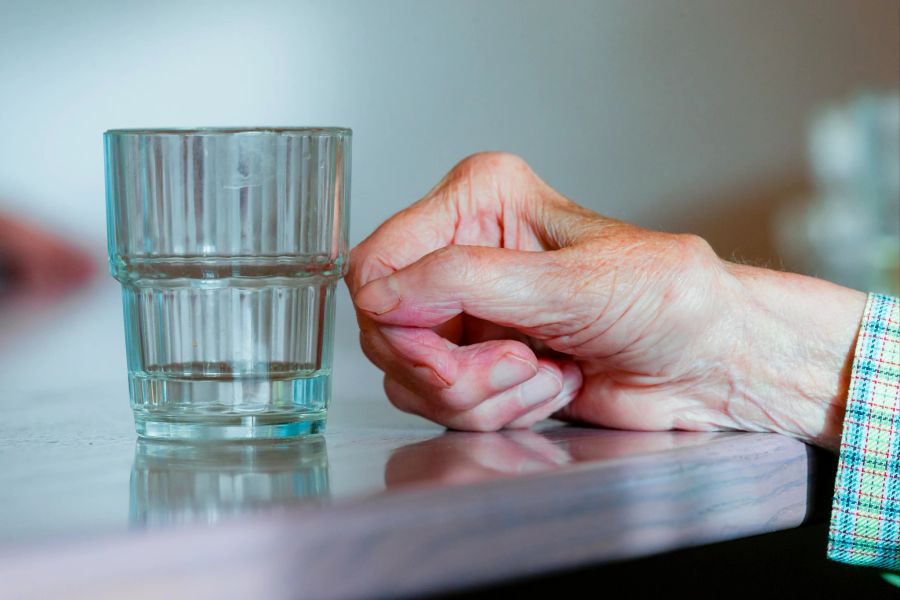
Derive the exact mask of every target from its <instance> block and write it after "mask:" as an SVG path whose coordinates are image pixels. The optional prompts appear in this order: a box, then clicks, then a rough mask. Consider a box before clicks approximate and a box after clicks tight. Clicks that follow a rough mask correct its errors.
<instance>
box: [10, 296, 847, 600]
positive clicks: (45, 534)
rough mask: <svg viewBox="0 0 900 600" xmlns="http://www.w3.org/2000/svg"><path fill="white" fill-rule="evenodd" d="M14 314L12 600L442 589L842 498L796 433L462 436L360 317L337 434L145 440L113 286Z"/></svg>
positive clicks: (347, 339) (344, 368)
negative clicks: (432, 418)
mask: <svg viewBox="0 0 900 600" xmlns="http://www.w3.org/2000/svg"><path fill="white" fill-rule="evenodd" d="M342 302H344V303H346V302H347V300H346V298H343V299H342ZM5 308H6V310H5V311H3V312H2V314H0V382H3V391H2V393H0V415H2V419H0V597H3V598H19V597H21V598H48V597H61V596H65V597H68V598H106V597H110V598H118V597H126V596H127V597H129V598H133V597H137V598H144V597H146V598H157V597H166V598H175V597H190V598H247V597H253V598H293V597H304V598H318V597H323V598H324V597H340V598H345V597H385V596H390V597H396V596H409V595H418V594H423V593H438V592H446V591H452V590H459V589H464V588H467V587H471V586H478V585H484V584H489V583H494V582H498V581H502V580H504V579H509V578H513V577H522V576H530V575H537V574H542V573H547V572H551V571H553V570H558V569H563V568H575V567H579V566H584V565H590V564H599V563H605V562H610V561H621V560H626V559H629V558H635V557H640V556H647V555H651V554H655V553H660V552H664V551H669V550H673V549H678V548H686V547H690V546H696V545H701V544H708V543H712V542H716V541H722V540H727V539H734V538H738V537H742V536H748V535H754V534H758V533H763V532H769V531H776V530H779V529H785V528H790V527H795V526H797V525H799V524H801V523H803V522H804V521H806V520H809V519H811V518H814V515H817V514H819V515H820V514H821V513H822V512H823V510H825V509H826V508H827V504H828V503H829V501H830V495H829V493H828V492H829V490H828V486H827V485H822V486H817V485H816V483H815V478H816V475H817V473H819V472H820V471H821V468H822V464H823V463H827V462H828V460H829V457H828V456H826V455H823V454H821V453H819V452H818V451H815V450H813V449H811V448H809V447H807V446H805V445H804V444H802V443H800V442H798V441H795V440H792V439H789V438H785V437H782V436H778V435H772V434H748V433H731V432H713V433H691V432H653V433H642V432H622V431H611V430H603V429H595V428H583V427H574V426H567V425H564V424H561V423H557V422H554V421H547V422H545V423H542V424H541V425H539V426H538V427H537V428H536V429H535V430H534V431H511V432H500V433H493V434H476V433H462V432H446V431H445V430H443V429H442V428H440V427H438V426H436V425H433V424H430V423H428V422H426V421H424V420H422V419H419V418H417V417H413V416H409V415H404V414H401V413H399V412H398V411H396V410H394V409H393V408H392V407H391V406H390V405H389V404H388V402H387V400H386V398H385V397H384V394H383V392H382V390H381V387H380V378H379V376H378V373H377V371H375V369H373V368H372V367H371V366H369V365H368V364H367V363H366V362H365V359H364V358H363V357H362V355H361V353H360V352H359V351H358V350H357V349H356V346H355V335H356V334H355V329H354V326H353V323H352V322H349V321H348V320H344V321H343V322H341V323H340V324H339V327H338V334H337V343H336V348H337V350H336V359H335V372H336V373H338V374H340V376H338V377H336V381H335V392H334V398H333V402H332V409H331V413H330V417H329V426H328V432H327V433H326V435H325V436H323V437H315V438H310V439H306V440H301V441H298V442H292V443H271V442H269V443H255V444H232V445H189V444H178V443H166V442H152V441H138V440H136V437H135V435H134V430H133V424H132V422H131V415H130V409H129V408H128V404H127V384H126V380H125V364H124V352H123V351H122V349H123V343H124V342H123V340H122V334H121V312H120V307H119V296H118V293H117V290H116V288H115V286H114V284H112V283H109V282H98V283H97V284H95V285H94V286H93V287H91V288H90V289H88V290H85V291H83V292H81V293H79V294H77V295H75V296H73V297H71V298H68V299H66V300H64V301H61V302H57V303H51V304H44V305H34V304H32V303H29V302H24V303H13V304H12V305H7V306H6V307H5ZM346 308H347V307H346V304H345V305H344V306H343V309H341V308H339V314H341V312H340V311H341V310H344V312H346ZM826 483H827V481H826ZM820 487H821V489H819V488H820Z"/></svg>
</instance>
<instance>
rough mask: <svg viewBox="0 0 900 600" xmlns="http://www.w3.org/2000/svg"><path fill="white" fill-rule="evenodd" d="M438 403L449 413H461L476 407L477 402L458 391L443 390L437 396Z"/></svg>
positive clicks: (475, 399)
mask: <svg viewBox="0 0 900 600" xmlns="http://www.w3.org/2000/svg"><path fill="white" fill-rule="evenodd" d="M438 398H439V400H440V402H441V403H442V404H443V405H444V406H445V407H446V408H447V409H449V410H451V411H463V410H469V409H472V408H475V407H476V406H478V403H479V400H478V399H477V398H474V397H473V396H472V395H471V394H467V393H464V392H461V391H459V390H454V389H452V388H451V389H449V390H444V391H443V392H441V393H440V394H439V395H438Z"/></svg>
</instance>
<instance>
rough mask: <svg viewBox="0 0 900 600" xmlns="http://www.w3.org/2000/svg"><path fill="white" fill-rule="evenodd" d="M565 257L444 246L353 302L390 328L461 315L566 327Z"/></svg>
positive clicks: (568, 295)
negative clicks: (563, 325)
mask: <svg viewBox="0 0 900 600" xmlns="http://www.w3.org/2000/svg"><path fill="white" fill-rule="evenodd" d="M565 252H566V251H564V250H558V251H547V252H526V251H521V250H508V249H503V248H489V247H483V246H460V245H451V246H446V247H444V248H441V249H439V250H436V251H434V252H431V253H430V254H427V255H425V256H424V257H422V258H421V259H419V260H418V261H416V262H414V263H412V264H411V265H409V266H407V267H405V268H402V269H400V270H398V271H396V272H394V273H392V274H390V275H388V276H386V277H381V278H379V279H376V280H374V281H371V282H369V283H367V284H366V285H364V286H363V287H362V288H360V289H359V291H358V292H357V293H356V295H355V297H354V303H355V304H356V307H357V308H359V309H360V310H362V311H365V312H366V313H367V315H368V316H369V317H370V318H371V319H373V320H375V321H377V322H380V323H386V324H391V325H405V326H411V327H434V326H436V325H440V324H441V323H445V322H446V321H448V320H450V319H452V318H453V317H455V316H456V315H458V314H460V313H463V312H465V313H466V314H469V315H472V316H475V317H478V318H480V319H484V320H487V321H491V322H493V323H497V324H500V325H504V326H507V327H515V328H518V329H525V330H537V329H540V328H541V327H542V326H545V325H549V324H555V325H561V324H563V323H566V322H569V321H570V320H571V319H572V316H573V315H572V314H571V310H572V308H573V306H572V293H571V292H570V290H571V286H572V285H573V282H572V280H571V273H570V272H568V269H567V268H566V266H565V264H564V261H563V260H562V259H563V253H565ZM599 306H602V305H599ZM532 332H534V331H532Z"/></svg>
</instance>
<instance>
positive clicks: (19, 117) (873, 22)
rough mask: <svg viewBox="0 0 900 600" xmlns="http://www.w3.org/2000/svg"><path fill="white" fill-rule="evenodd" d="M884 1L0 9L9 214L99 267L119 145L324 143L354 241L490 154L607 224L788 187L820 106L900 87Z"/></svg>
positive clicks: (3, 168)
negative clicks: (342, 144)
mask: <svg viewBox="0 0 900 600" xmlns="http://www.w3.org/2000/svg"><path fill="white" fill-rule="evenodd" d="M898 18H900V16H898V4H897V2H896V1H895V0H845V1H833V0H832V1H824V0H791V1H786V0H765V1H760V0H755V1H754V2H746V1H743V0H729V1H723V0H690V1H678V2H664V1H657V2H651V1H649V0H640V1H637V0H621V1H602V2H600V1H593V2H581V1H578V2H576V1H559V2H556V1H551V0H545V1H542V2H536V1H525V2H522V1H518V2H517V1H507V0H493V1H440V2H423V1H419V2H416V1H381V2H378V1H364V0H363V1H339V2H333V1H324V0H323V1H315V2H311V1H305V2H277V1H275V2H273V1H268V2H266V1H263V2H237V1H231V0H228V1H223V0H216V1H210V2H197V1H195V2H134V1H122V0H119V1H93V2H90V1H83V2H77V3H76V2H65V1H44V2H40V1H32V2H29V1H21V2H10V1H7V0H0V132H2V137H0V207H5V208H6V209H7V210H15V211H22V212H23V213H28V214H31V215H34V216H35V217H36V218H42V219H46V220H49V222H51V223H52V224H54V225H55V226H57V227H61V228H67V229H72V230H76V231H78V232H79V233H80V234H81V235H83V236H84V237H85V239H86V241H87V243H89V244H91V245H92V246H94V247H95V248H97V249H100V250H98V251H99V252H102V249H101V247H102V241H103V240H102V238H103V235H104V229H103V210H104V209H103V179H102V159H101V138H100V134H101V132H102V131H103V130H104V129H107V128H111V127H126V126H129V127H139V126H168V125H172V126H174V125H180V126H191V125H227V124H285V125H296V124H338V125H347V126H351V127H353V129H354V132H355V141H354V144H355V155H354V174H353V227H352V236H353V239H354V241H357V240H359V239H361V237H362V236H364V235H365V234H366V233H367V232H368V231H370V230H371V229H372V228H373V227H374V226H375V225H376V224H377V222H379V221H380V220H382V219H383V218H385V217H386V216H387V215H389V214H390V213H392V212H394V211H395V210H397V209H399V208H401V207H402V206H404V205H405V204H407V203H409V202H411V201H412V200H414V199H416V198H417V197H418V196H419V195H421V194H422V193H424V192H425V191H426V190H427V189H428V188H429V187H430V186H431V185H432V184H433V183H434V182H435V181H436V180H437V179H438V178H439V177H440V176H441V175H442V174H443V172H444V171H446V169H447V168H448V167H449V166H451V165H452V164H453V163H454V162H455V161H456V160H458V159H459V158H461V157H463V156H465V155H466V154H468V153H471V152H474V151H477V150H482V149H505V150H510V151H514V152H518V153H520V154H522V155H524V156H525V157H526V158H527V159H528V160H529V161H530V162H531V163H532V164H533V165H534V167H535V168H536V169H537V170H538V172H539V173H541V174H542V175H543V176H544V177H545V178H546V179H547V180H549V181H550V182H551V183H552V184H553V185H556V186H557V187H559V188H560V189H562V190H563V191H564V192H565V193H567V194H568V195H570V196H571V197H573V198H574V199H576V200H578V201H581V202H583V203H585V204H588V205H590V206H592V207H594V208H596V209H598V210H602V211H605V212H607V213H611V214H614V215H617V216H620V217H624V218H632V219H639V220H643V221H646V222H648V223H649V224H651V225H652V224H654V223H655V222H656V221H660V222H665V219H666V215H671V214H674V213H675V212H677V211H679V210H682V209H684V207H683V206H679V205H676V204H673V201H674V199H679V200H683V199H685V198H690V197H691V196H694V195H697V196H708V192H709V190H715V189H723V188H727V187H728V186H731V185H740V184H742V183H744V182H746V181H752V180H755V179H759V178H766V177H771V176H778V175H779V174H780V173H783V172H784V171H785V170H786V169H796V168H798V166H802V162H803V160H804V158H803V145H804V139H803V131H804V126H805V119H806V116H807V115H808V113H809V111H810V110H811V108H812V107H813V106H815V105H817V104H818V103H821V102H822V101H824V100H828V99H832V98H836V97H837V98H839V97H841V96H843V95H846V94H849V93H851V92H852V91H853V90H856V89H858V88H860V87H866V86H881V85H896V82H897V78H898V72H900V57H898V53H900V52H898Z"/></svg>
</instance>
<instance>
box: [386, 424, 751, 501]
mask: <svg viewBox="0 0 900 600" xmlns="http://www.w3.org/2000/svg"><path fill="white" fill-rule="evenodd" d="M727 435H735V434H731V433H721V432H710V433H706V432H683V431H653V432H642V431H617V430H609V429H596V428H583V427H566V426H558V427H556V426H555V427H551V428H548V429H544V430H542V431H539V432H538V431H531V430H527V429H526V430H506V431H499V432H495V433H471V432H461V431H448V432H447V433H445V434H443V435H440V436H438V437H435V438H431V439H429V440H425V441H424V442H418V443H415V444H410V445H407V446H403V447H402V448H398V449H397V450H395V451H394V452H393V453H392V454H391V456H390V458H389V459H388V461H387V464H386V465H385V471H384V481H385V484H386V485H387V487H388V488H396V487H403V486H409V485H419V484H437V483H439V484H445V485H446V484H461V483H471V482H476V481H481V480H487V479H495V478H496V477H497V476H498V475H516V474H525V473H537V472H541V471H550V470H554V469H559V468H562V467H565V466H567V465H573V464H577V463H582V462H593V461H601V460H614V459H619V458H626V457H629V456H638V455H642V454H651V453H654V452H665V451H668V450H672V449H674V448H678V447H683V446H692V445H695V444H698V443H701V442H705V441H708V440H710V439H712V438H715V437H719V436H727Z"/></svg>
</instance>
